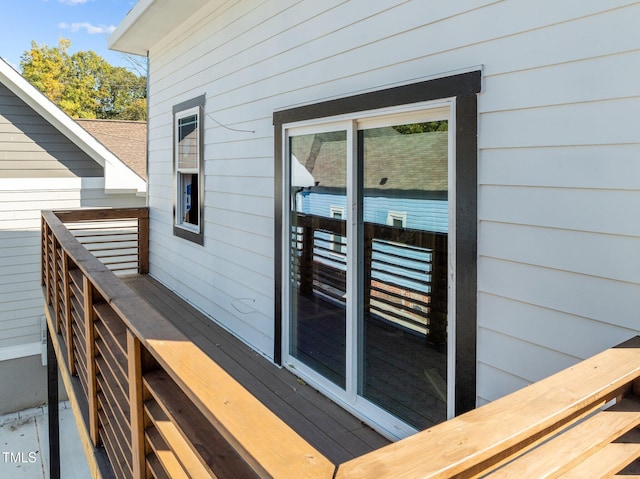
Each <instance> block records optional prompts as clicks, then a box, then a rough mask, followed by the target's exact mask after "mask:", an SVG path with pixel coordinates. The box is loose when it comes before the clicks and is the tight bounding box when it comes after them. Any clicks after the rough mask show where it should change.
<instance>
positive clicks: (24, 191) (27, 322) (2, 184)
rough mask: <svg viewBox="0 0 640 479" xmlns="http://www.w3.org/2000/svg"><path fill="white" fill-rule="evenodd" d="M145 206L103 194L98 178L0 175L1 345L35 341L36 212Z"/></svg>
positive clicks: (38, 302) (39, 305)
mask: <svg viewBox="0 0 640 479" xmlns="http://www.w3.org/2000/svg"><path fill="white" fill-rule="evenodd" d="M144 204H145V199H144V198H140V197H136V196H134V195H105V193H104V180H103V179H101V178H91V179H86V178H73V179H52V178H29V179H22V178H16V179H0V349H2V348H14V347H18V346H20V345H24V344H31V343H35V342H39V341H40V316H42V315H43V314H44V310H43V302H44V300H43V297H42V289H41V286H40V221H41V220H40V213H41V210H49V209H69V208H79V207H84V206H86V207H96V206H109V207H117V206H143V205H144ZM12 350H13V349H12ZM0 356H1V353H0Z"/></svg>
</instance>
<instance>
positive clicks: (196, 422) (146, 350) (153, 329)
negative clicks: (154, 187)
mask: <svg viewBox="0 0 640 479" xmlns="http://www.w3.org/2000/svg"><path fill="white" fill-rule="evenodd" d="M132 211H133V210H127V211H117V210H102V211H95V210H92V211H90V212H85V213H76V212H65V213H60V214H58V213H52V212H43V214H42V241H43V242H42V270H43V276H42V281H43V287H44V291H45V297H46V303H47V304H46V306H47V307H46V313H47V321H48V327H49V332H50V334H51V336H52V337H53V341H52V343H53V345H54V347H55V349H56V357H57V358H58V362H59V364H60V367H61V369H62V368H64V369H65V370H66V372H67V373H68V375H69V376H70V377H71V376H75V377H77V380H78V382H79V385H80V387H79V396H80V397H79V400H78V401H77V403H78V408H80V409H82V410H81V411H80V413H81V416H83V417H84V418H86V419H85V421H86V423H85V424H84V425H83V426H84V427H85V428H86V431H87V435H88V437H89V439H90V446H91V447H103V448H104V451H105V452H106V455H107V457H108V462H109V463H110V465H111V468H112V469H113V473H114V475H115V476H116V477H118V478H126V479H128V478H132V477H133V478H147V477H156V478H165V477H172V478H173V477H176V478H180V477H218V478H245V477H246V478H251V477H260V478H262V477H273V478H283V479H284V478H291V477H300V478H329V477H331V476H332V474H333V472H334V470H335V466H334V465H333V464H331V463H330V462H329V461H328V460H326V459H325V458H324V457H323V456H322V455H321V454H320V453H318V452H317V451H316V450H315V449H314V448H313V447H311V446H310V445H309V444H308V443H307V442H306V441H304V440H303V439H302V438H300V437H299V436H298V435H297V434H296V433H295V432H293V431H292V430H291V429H290V428H289V427H288V426H287V425H286V424H284V423H283V422H282V421H280V420H279V419H278V418H277V417H276V416H275V415H274V414H273V413H271V412H270V411H269V410H268V409H267V408H266V407H265V406H264V405H262V404H261V403H260V402H258V401H257V400H256V399H255V398H254V397H253V396H251V395H250V394H249V393H248V392H247V391H246V390H244V389H243V388H242V387H241V386H240V385H239V384H238V383H237V382H236V381H235V380H233V378H231V377H230V376H229V375H228V374H227V373H225V372H224V371H223V370H222V369H221V368H220V367H219V366H218V365H217V364H216V363H214V362H213V361H212V360H211V359H210V358H209V357H208V356H206V355H205V354H204V353H203V352H202V351H201V350H200V349H198V348H197V347H196V346H195V345H194V344H193V343H192V342H191V341H190V340H189V339H188V338H187V337H185V336H184V335H183V334H181V333H180V332H179V331H178V330H177V329H176V328H175V327H174V326H172V325H171V324H170V323H169V322H168V321H167V320H166V319H165V318H164V317H163V316H162V315H160V314H159V313H158V312H157V311H155V310H154V309H153V308H152V307H151V306H149V305H148V304H147V303H145V302H144V301H141V300H139V299H138V298H137V297H136V295H135V293H134V292H133V291H132V290H131V289H130V288H129V287H127V286H126V285H125V284H124V283H123V282H122V281H121V280H120V279H119V278H118V277H117V276H115V274H114V273H113V272H112V271H110V270H109V269H108V268H107V266H105V265H104V264H103V263H102V262H100V261H98V260H97V259H96V258H95V256H93V255H92V254H91V253H90V252H89V251H88V250H87V249H86V248H85V247H84V246H83V245H81V244H80V243H79V241H78V239H77V238H76V237H75V236H74V235H73V234H72V232H71V231H69V229H68V228H67V227H66V226H65V224H63V220H64V221H65V222H67V223H68V222H72V221H77V220H78V219H79V218H81V219H82V220H83V221H84V220H88V219H90V217H91V216H92V215H97V216H98V217H101V218H105V219H109V220H112V219H114V218H115V217H117V216H118V215H121V216H126V215H129V214H130V213H131V212H132ZM58 215H59V216H58ZM141 216H142V217H144V215H141ZM140 225H141V227H142V228H146V223H145V222H144V221H142V222H141V223H140ZM137 237H138V241H139V242H141V241H144V240H145V239H146V238H148V233H147V232H145V231H138V234H137ZM138 248H139V250H140V251H142V252H143V256H144V252H145V251H147V246H146V245H145V244H139V246H138ZM140 264H141V266H140V270H141V271H144V269H145V266H144V264H145V261H144V260H143V261H141V262H140ZM63 377H65V374H63ZM70 381H71V380H70ZM70 387H71V386H68V387H67V389H69V388H70ZM274 443H277V444H279V446H280V447H279V448H278V449H275V448H273V447H272V445H273V444H274ZM94 470H97V466H96V468H94ZM96 475H97V474H96Z"/></svg>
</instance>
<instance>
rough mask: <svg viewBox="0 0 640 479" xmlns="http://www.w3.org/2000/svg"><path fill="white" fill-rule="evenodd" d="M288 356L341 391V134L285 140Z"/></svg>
mask: <svg viewBox="0 0 640 479" xmlns="http://www.w3.org/2000/svg"><path fill="white" fill-rule="evenodd" d="M289 155H290V158H289V161H290V165H291V167H290V172H291V173H290V175H291V178H290V184H291V191H290V195H291V199H290V205H291V208H290V214H291V231H290V234H291V238H290V254H289V258H290V264H289V271H290V274H289V281H290V305H289V307H290V314H289V318H290V324H289V332H290V337H289V355H290V356H292V357H294V358H296V359H297V360H299V361H300V362H302V363H304V364H305V365H306V366H308V367H310V368H312V369H313V370H314V371H316V372H317V373H319V374H321V375H322V376H324V377H325V378H326V379H328V380H330V381H331V382H333V383H335V384H336V385H338V386H340V387H341V388H343V389H344V388H345V384H346V380H345V375H346V367H345V358H346V349H345V344H346V339H345V336H346V291H347V289H346V288H347V261H346V253H347V248H348V243H347V233H346V228H345V225H346V221H345V220H346V219H347V214H346V212H347V211H348V208H347V190H346V187H347V134H346V132H345V131H337V132H325V133H316V134H309V135H299V136H292V137H289Z"/></svg>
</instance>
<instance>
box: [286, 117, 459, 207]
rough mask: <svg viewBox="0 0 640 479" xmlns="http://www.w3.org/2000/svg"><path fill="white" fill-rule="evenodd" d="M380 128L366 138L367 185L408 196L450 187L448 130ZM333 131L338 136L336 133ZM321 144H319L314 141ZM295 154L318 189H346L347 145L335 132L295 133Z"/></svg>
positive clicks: (365, 172)
mask: <svg viewBox="0 0 640 479" xmlns="http://www.w3.org/2000/svg"><path fill="white" fill-rule="evenodd" d="M381 130H382V129H378V134H379V135H378V136H372V137H367V138H366V145H365V152H364V154H365V164H364V188H365V190H368V191H372V190H377V191H387V192H390V191H395V192H398V193H403V194H406V195H412V194H418V195H421V194H422V193H425V192H430V193H442V192H446V191H448V189H449V188H448V178H449V176H448V174H447V168H448V162H449V160H448V133H447V132H446V131H435V132H429V133H414V134H410V135H406V134H402V133H398V132H396V131H395V130H393V129H392V128H385V129H384V132H383V131H381ZM332 135H333V136H332ZM314 143H315V144H314ZM291 150H292V153H293V154H294V155H295V157H296V158H297V159H298V161H299V162H300V163H301V164H302V165H303V166H304V167H305V168H306V169H307V171H309V173H311V175H312V176H313V179H314V181H315V184H316V186H317V187H318V188H332V189H334V188H340V189H344V188H345V187H346V184H347V177H346V174H347V168H346V155H347V144H346V140H345V139H344V135H343V138H336V137H335V134H333V133H328V134H317V135H304V136H298V137H294V138H293V141H292V146H291Z"/></svg>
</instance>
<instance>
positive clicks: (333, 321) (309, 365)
mask: <svg viewBox="0 0 640 479" xmlns="http://www.w3.org/2000/svg"><path fill="white" fill-rule="evenodd" d="M450 111H451V108H450V106H449V105H442V104H441V105H439V106H438V107H434V108H425V109H421V110H417V111H408V112H397V113H392V114H377V115H373V114H372V115H369V116H367V117H364V118H362V117H359V118H347V119H345V120H344V121H340V122H334V123H325V124H321V123H318V124H306V125H293V126H288V127H287V128H286V129H285V142H286V145H285V151H286V160H287V161H286V164H287V178H286V183H287V189H288V195H287V202H288V204H287V211H288V212H289V219H288V224H287V226H286V230H287V233H288V237H289V238H290V241H289V242H288V245H287V250H286V251H285V256H286V257H287V258H288V261H287V263H286V264H287V272H286V277H288V278H289V281H288V289H287V292H288V294H287V295H286V297H287V304H286V305H285V308H284V309H285V310H286V311H287V312H288V315H287V321H286V324H285V331H286V338H285V340H286V352H287V354H286V355H285V364H287V365H288V366H289V367H290V368H292V369H294V370H296V372H297V373H298V374H300V375H301V376H302V377H303V378H304V379H305V380H308V381H310V382H312V383H314V385H316V386H317V387H319V388H320V389H322V390H323V391H325V392H327V393H328V394H329V395H330V396H332V397H333V398H334V399H335V400H337V401H338V402H339V403H341V404H343V405H345V406H346V407H348V408H350V409H352V410H353V411H354V412H355V413H357V414H359V415H360V416H362V417H365V418H367V419H370V421H371V422H372V423H373V424H374V425H379V426H380V428H381V429H383V430H384V431H385V432H387V433H388V434H389V435H390V436H395V437H402V436H406V435H407V434H409V433H411V432H412V431H415V430H420V429H424V428H426V427H429V426H431V425H433V424H435V423H438V422H441V421H443V420H445V419H446V418H447V415H448V411H449V410H450V409H451V408H450V407H448V406H450V404H451V401H450V397H449V396H450V393H449V391H450V390H451V388H450V387H449V384H451V381H452V377H451V371H449V370H448V367H447V365H448V358H449V355H450V354H451V352H452V351H451V348H450V346H449V343H450V341H449V338H448V334H447V330H448V321H451V320H452V318H451V316H450V314H449V308H448V304H449V296H450V291H449V285H448V278H450V277H451V274H453V272H452V271H449V268H448V265H449V264H450V257H449V254H450V253H449V247H448V245H449V229H450V213H449V211H450V197H449V195H450V185H451V179H450V176H451V175H450V171H451V168H450V166H449V163H450V156H451V155H450V151H449V150H450V148H449V145H450V144H451V140H452V138H451V133H450V128H449V127H450V122H451V119H450Z"/></svg>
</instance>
